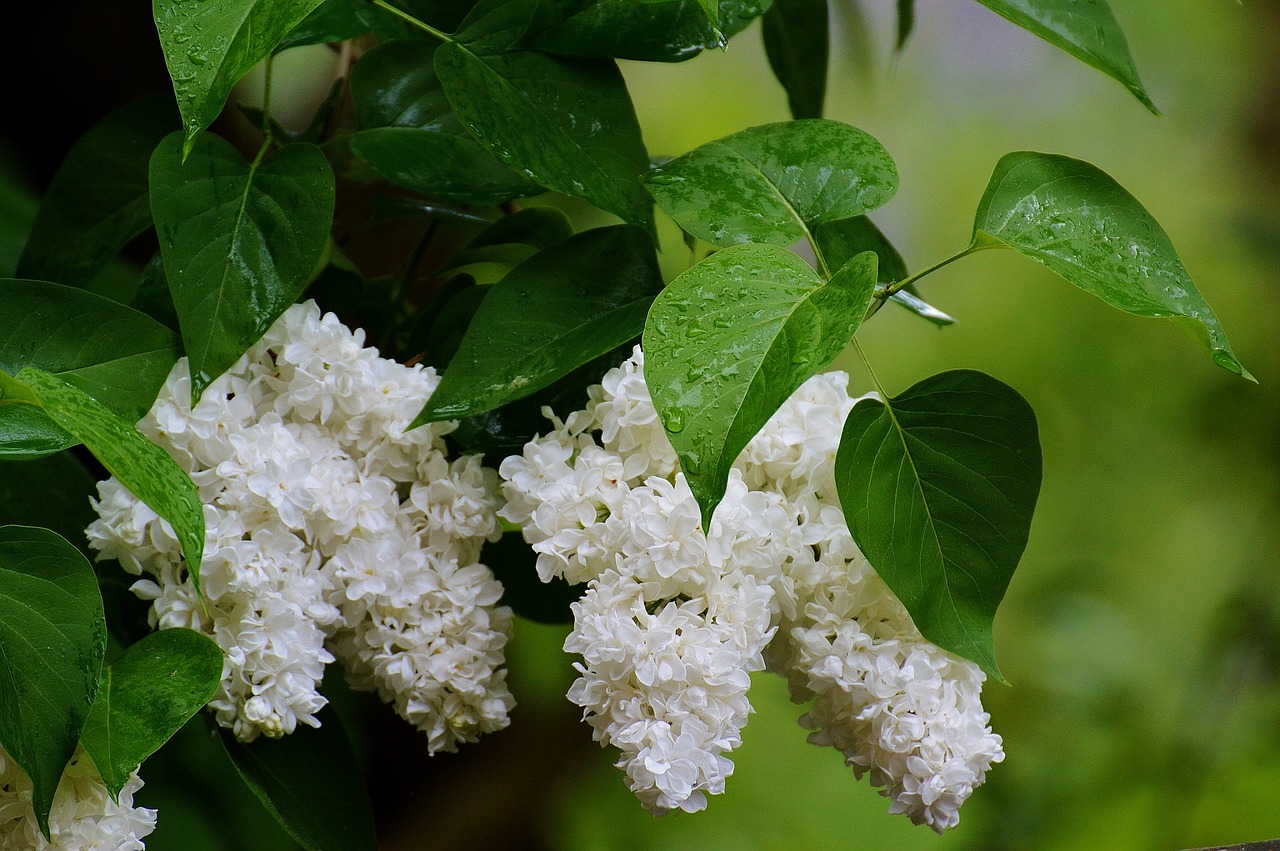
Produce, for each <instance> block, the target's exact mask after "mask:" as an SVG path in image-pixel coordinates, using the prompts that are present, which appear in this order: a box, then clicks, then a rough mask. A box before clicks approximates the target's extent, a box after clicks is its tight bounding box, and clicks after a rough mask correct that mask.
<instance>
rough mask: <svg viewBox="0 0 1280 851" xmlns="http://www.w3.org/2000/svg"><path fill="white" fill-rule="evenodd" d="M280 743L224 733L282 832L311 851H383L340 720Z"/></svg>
mask: <svg viewBox="0 0 1280 851" xmlns="http://www.w3.org/2000/svg"><path fill="white" fill-rule="evenodd" d="M319 718H320V726H319V727H318V728H315V727H306V726H301V725H300V726H299V727H298V729H296V730H294V731H293V732H292V733H290V734H289V735H287V736H283V737H281V738H279V739H267V738H260V739H258V740H257V741H255V742H253V743H252V744H248V745H246V744H243V743H242V742H238V741H236V738H235V736H233V735H232V734H231V733H230V731H228V730H225V729H221V730H220V732H221V734H222V743H223V745H225V746H226V749H227V753H228V754H229V755H230V756H231V760H232V762H234V763H235V766H236V770H237V771H239V772H240V776H241V778H243V779H244V782H245V783H246V784H248V786H249V788H250V789H252V790H253V793H254V794H255V795H257V796H258V800H260V801H261V802H262V804H263V806H265V807H266V808H267V810H268V811H269V812H270V813H271V814H272V815H273V816H275V818H276V821H278V822H279V823H280V826H281V827H283V828H284V829H285V830H286V831H288V833H289V835H290V836H292V837H293V838H294V840H296V841H297V842H298V844H299V845H301V846H302V847H303V848H306V849H307V851H321V849H323V851H377V847H378V845H377V842H376V840H375V839H374V827H373V808H372V806H371V805H370V803H369V794H368V792H367V790H366V789H365V785H364V783H363V782H362V781H361V772H360V766H359V765H358V764H357V762H356V757H355V754H354V753H353V752H352V750H351V742H350V741H349V740H348V739H347V734H346V731H344V730H343V728H342V724H341V722H340V721H339V720H338V716H337V715H335V714H334V713H333V712H332V711H330V710H327V709H326V710H324V711H322V712H320V713H319Z"/></svg>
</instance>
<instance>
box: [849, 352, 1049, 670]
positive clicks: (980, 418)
mask: <svg viewBox="0 0 1280 851" xmlns="http://www.w3.org/2000/svg"><path fill="white" fill-rule="evenodd" d="M835 471H836V490H837V493H838V494H839V496H840V505H841V508H842V509H843V511H844V516H845V521H846V522H847V523H848V524H849V531H850V532H851V533H852V535H853V539H854V541H855V542H857V544H858V548H859V549H860V550H862V553H863V555H865V556H866V557H867V561H869V562H870V563H871V566H872V567H873V568H875V570H876V572H877V573H878V574H880V577H881V578H882V579H884V581H885V584H887V585H888V586H889V588H890V590H892V591H893V593H894V594H896V595H897V597H898V599H899V600H901V601H902V604H903V605H904V606H906V609H907V611H908V612H909V613H910V614H911V619H912V620H913V621H914V622H915V625H916V628H917V629H919V630H920V633H921V634H922V635H923V636H924V637H925V638H927V639H929V640H930V641H932V642H933V643H934V644H937V645H938V646H939V647H942V648H943V649H945V650H950V651H951V652H952V653H955V654H957V655H959V656H963V657H964V658H966V659H970V660H972V661H973V662H976V663H977V664H978V665H980V666H981V667H982V669H983V670H984V671H986V672H987V673H988V674H990V675H991V676H993V677H995V678H996V679H998V680H1001V681H1003V677H1002V676H1001V674H1000V669H999V668H998V667H997V666H996V659H995V646H994V643H993V640H992V623H993V621H994V619H995V614H996V607H997V606H999V604H1000V600H1001V599H1002V598H1003V597H1004V593H1005V589H1007V588H1008V587H1009V580H1010V579H1011V578H1012V576H1013V571H1014V568H1016V567H1017V566H1018V560H1019V559H1020V558H1021V557H1022V551H1023V550H1024V549H1025V548H1026V545H1027V536H1028V534H1029V533H1030V529H1031V516H1032V513H1033V512H1034V511H1035V505H1036V497H1037V496H1038V495H1039V493H1040V476H1041V460H1040V440H1039V433H1038V430H1037V428H1036V419H1035V414H1034V413H1033V412H1032V410H1031V406H1030V405H1028V404H1027V402H1026V400H1024V399H1023V398H1022V397H1021V396H1019V395H1018V393H1017V391H1015V390H1013V388H1011V387H1009V386H1008V385H1005V384H1002V383H1001V382H999V381H997V380H996V379H994V378H992V377H991V376H989V375H985V374H983V373H981V372H975V371H972V370H954V371H951V372H944V373H941V374H939V375H935V376H933V377H931V378H927V379H925V380H924V381H921V382H920V383H918V384H916V385H915V386H913V387H911V388H910V389H908V390H907V391H906V392H904V393H901V394H900V395H898V396H895V397H893V398H892V399H889V400H888V401H887V402H886V401H884V400H880V399H864V400H862V401H860V402H858V403H857V404H856V405H855V406H854V408H853V410H852V411H851V412H850V413H849V418H848V419H847V420H846V421H845V426H844V433H843V434H842V435H841V438H840V449H839V451H838V452H837V454H836V466H835Z"/></svg>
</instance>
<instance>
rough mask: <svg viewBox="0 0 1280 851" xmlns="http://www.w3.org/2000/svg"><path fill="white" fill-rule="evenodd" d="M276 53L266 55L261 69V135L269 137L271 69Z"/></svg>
mask: <svg viewBox="0 0 1280 851" xmlns="http://www.w3.org/2000/svg"><path fill="white" fill-rule="evenodd" d="M275 58H276V55H275V54H274V53H272V54H270V55H269V56H267V61H266V64H265V65H264V67H263V69H262V135H264V136H266V137H267V138H268V139H270V138H271V69H272V67H273V66H274V65H275Z"/></svg>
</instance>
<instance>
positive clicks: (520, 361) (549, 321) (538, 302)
mask: <svg viewBox="0 0 1280 851" xmlns="http://www.w3.org/2000/svg"><path fill="white" fill-rule="evenodd" d="M661 289H662V276H661V274H660V273H659V271H658V259H657V256H656V255H655V254H654V250H653V243H652V242H651V241H650V240H649V236H648V235H647V234H646V233H645V232H644V231H643V230H641V229H640V228H637V227H634V226H632V225H618V226H616V227H608V228H597V229H595V230H589V231H586V232H584V233H580V234H578V235H577V236H574V237H571V238H569V239H567V240H565V241H564V242H562V243H559V244H557V245H553V246H551V247H550V248H547V249H545V250H543V251H542V252H539V253H538V254H536V255H534V256H533V257H531V258H529V259H528V260H526V261H525V262H524V263H521V264H520V265H519V266H517V267H516V268H514V269H512V270H511V271H510V272H509V273H508V274H507V276H506V277H504V278H503V279H502V280H501V281H499V282H498V283H496V284H494V285H493V287H492V289H491V291H490V292H489V294H488V295H487V296H486V297H485V299H484V301H483V302H482V303H481V304H480V308H479V310H478V311H477V312H476V315H475V318H474V319H472V320H471V324H470V326H469V327H468V328H467V333H466V336H465V337H463V340H462V344H461V346H460V347H459V349H458V353H457V355H455V356H454V357H453V359H452V360H451V361H450V362H449V367H448V369H446V370H445V372H444V376H443V378H442V379H441V381H440V385H439V386H438V387H437V388H436V390H435V392H434V393H433V394H432V395H431V398H430V399H429V400H428V401H427V404H426V406H425V407H424V408H423V409H422V411H421V413H419V414H418V417H417V418H416V419H415V420H414V422H413V425H422V424H423V423H428V422H435V421H438V420H450V419H458V418H459V417H466V416H471V415H473V414H479V413H482V412H484V411H487V410H490V409H492V408H497V407H499V406H500V405H503V404H505V403H507V402H510V401H512V400H514V399H519V398H521V397H524V396H528V395H529V394H530V393H532V392H533V391H535V390H540V389H542V388H543V387H546V386H547V385H548V384H550V383H551V382H553V381H555V380H556V379H557V378H560V377H561V376H563V375H565V374H566V373H568V372H570V371H571V370H573V369H575V368H576V367H579V366H581V365H582V364H584V363H587V362H588V361H590V360H592V359H594V358H596V357H599V356H600V355H602V354H604V353H605V352H607V351H609V350H611V349H613V348H616V347H617V346H619V345H621V344H622V343H624V342H626V341H627V340H629V339H631V338H633V337H635V336H637V335H638V334H640V332H641V331H642V330H643V329H644V322H645V314H646V313H647V312H648V310H649V305H650V304H652V303H653V299H654V297H655V296H656V295H657V294H658V292H659V291H660V290H661Z"/></svg>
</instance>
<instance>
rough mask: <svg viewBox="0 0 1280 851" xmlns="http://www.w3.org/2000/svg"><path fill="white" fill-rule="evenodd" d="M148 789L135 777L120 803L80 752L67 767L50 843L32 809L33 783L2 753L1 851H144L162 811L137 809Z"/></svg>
mask: <svg viewBox="0 0 1280 851" xmlns="http://www.w3.org/2000/svg"><path fill="white" fill-rule="evenodd" d="M141 788H142V780H140V779H139V778H138V775H137V773H136V772H135V773H134V774H132V775H131V776H130V777H129V780H128V782H126V783H125V785H124V788H123V789H121V790H120V798H119V800H118V801H113V800H111V794H110V793H109V792H108V791H107V787H106V785H105V784H103V782H102V778H101V777H100V776H99V775H98V770H97V769H96V768H94V766H93V760H91V759H89V757H88V756H87V755H86V754H85V752H84V751H83V750H81V749H80V748H77V749H76V752H75V755H74V756H72V757H71V760H70V762H68V763H67V767H66V770H65V771H64V772H63V774H62V780H61V781H60V782H59V783H58V790H57V791H56V792H55V793H54V796H53V808H52V809H51V810H50V811H49V839H47V840H46V839H45V838H44V835H43V834H41V833H40V826H39V824H38V823H37V822H36V811H35V808H34V807H33V806H32V788H31V780H30V779H29V778H28V777H27V774H26V772H25V771H23V770H22V769H21V768H19V767H18V764H17V763H15V762H14V761H13V759H12V758H11V757H10V756H9V754H8V752H6V751H5V749H4V748H3V747H0V848H7V849H15V851H16V849H24V851H27V850H28V849H29V851H54V849H56V851H89V849H111V851H140V849H142V848H143V847H144V846H143V843H142V840H143V838H144V837H146V836H147V835H148V834H150V833H151V831H153V830H155V827H156V811H155V810H149V809H146V808H145V807H135V806H134V805H133V796H134V795H135V794H137V792H138V790H139V789H141Z"/></svg>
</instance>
